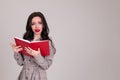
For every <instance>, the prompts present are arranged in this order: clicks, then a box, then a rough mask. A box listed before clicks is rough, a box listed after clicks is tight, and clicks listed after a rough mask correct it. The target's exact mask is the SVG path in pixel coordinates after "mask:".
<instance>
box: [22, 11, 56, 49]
mask: <svg viewBox="0 0 120 80" xmlns="http://www.w3.org/2000/svg"><path fill="white" fill-rule="evenodd" d="M34 17H40V18H41V20H42V23H43V30H42V32H41V37H42V40H50V42H51V44H52V47H53V48H54V49H55V47H54V44H53V42H52V40H51V39H50V37H49V28H48V24H47V22H46V19H45V17H44V15H43V14H42V13H41V12H33V13H32V14H31V15H30V16H29V17H28V20H27V24H26V32H25V33H24V35H23V39H26V40H29V41H31V40H33V38H34V32H33V31H32V28H31V25H32V19H33V18H34ZM55 50H56V49H55Z"/></svg>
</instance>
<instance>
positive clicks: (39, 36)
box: [33, 35, 41, 41]
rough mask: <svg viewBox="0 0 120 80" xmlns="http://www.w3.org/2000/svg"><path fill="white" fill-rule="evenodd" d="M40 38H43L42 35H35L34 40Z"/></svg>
mask: <svg viewBox="0 0 120 80" xmlns="http://www.w3.org/2000/svg"><path fill="white" fill-rule="evenodd" d="M40 38H41V35H34V39H33V41H36V40H38V39H40Z"/></svg>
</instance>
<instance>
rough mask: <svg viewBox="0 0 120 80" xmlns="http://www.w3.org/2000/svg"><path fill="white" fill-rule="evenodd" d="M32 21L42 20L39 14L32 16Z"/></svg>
mask: <svg viewBox="0 0 120 80" xmlns="http://www.w3.org/2000/svg"><path fill="white" fill-rule="evenodd" d="M34 21H42V19H41V18H40V17H39V16H36V17H33V18H32V22H34Z"/></svg>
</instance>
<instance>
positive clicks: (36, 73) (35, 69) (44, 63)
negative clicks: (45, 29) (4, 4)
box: [14, 44, 55, 80]
mask: <svg viewBox="0 0 120 80" xmlns="http://www.w3.org/2000/svg"><path fill="white" fill-rule="evenodd" d="M54 54H55V50H54V48H52V47H51V44H50V55H49V56H46V57H43V56H41V55H36V56H35V57H34V58H32V57H28V56H25V55H24V56H23V57H24V59H23V58H22V56H21V54H19V53H14V58H15V60H16V61H17V63H18V65H20V66H23V68H22V70H21V72H20V75H19V77H18V80H47V75H46V70H47V69H48V68H49V67H50V66H51V64H52V59H53V56H54Z"/></svg>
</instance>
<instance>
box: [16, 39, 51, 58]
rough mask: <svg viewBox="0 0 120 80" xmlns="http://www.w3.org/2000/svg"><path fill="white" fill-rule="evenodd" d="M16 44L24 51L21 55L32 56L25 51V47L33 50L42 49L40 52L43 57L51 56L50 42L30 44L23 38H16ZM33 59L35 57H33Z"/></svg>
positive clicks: (43, 41)
mask: <svg viewBox="0 0 120 80" xmlns="http://www.w3.org/2000/svg"><path fill="white" fill-rule="evenodd" d="M14 40H15V43H16V45H17V46H21V47H22V48H23V50H22V51H20V53H21V54H24V55H27V56H31V55H30V54H28V53H27V52H26V51H25V47H30V48H32V49H33V50H38V48H40V52H41V55H42V56H48V55H49V54H50V49H49V40H42V41H33V42H30V41H28V40H24V39H22V38H18V37H15V38H14ZM31 57H33V56H31Z"/></svg>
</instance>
